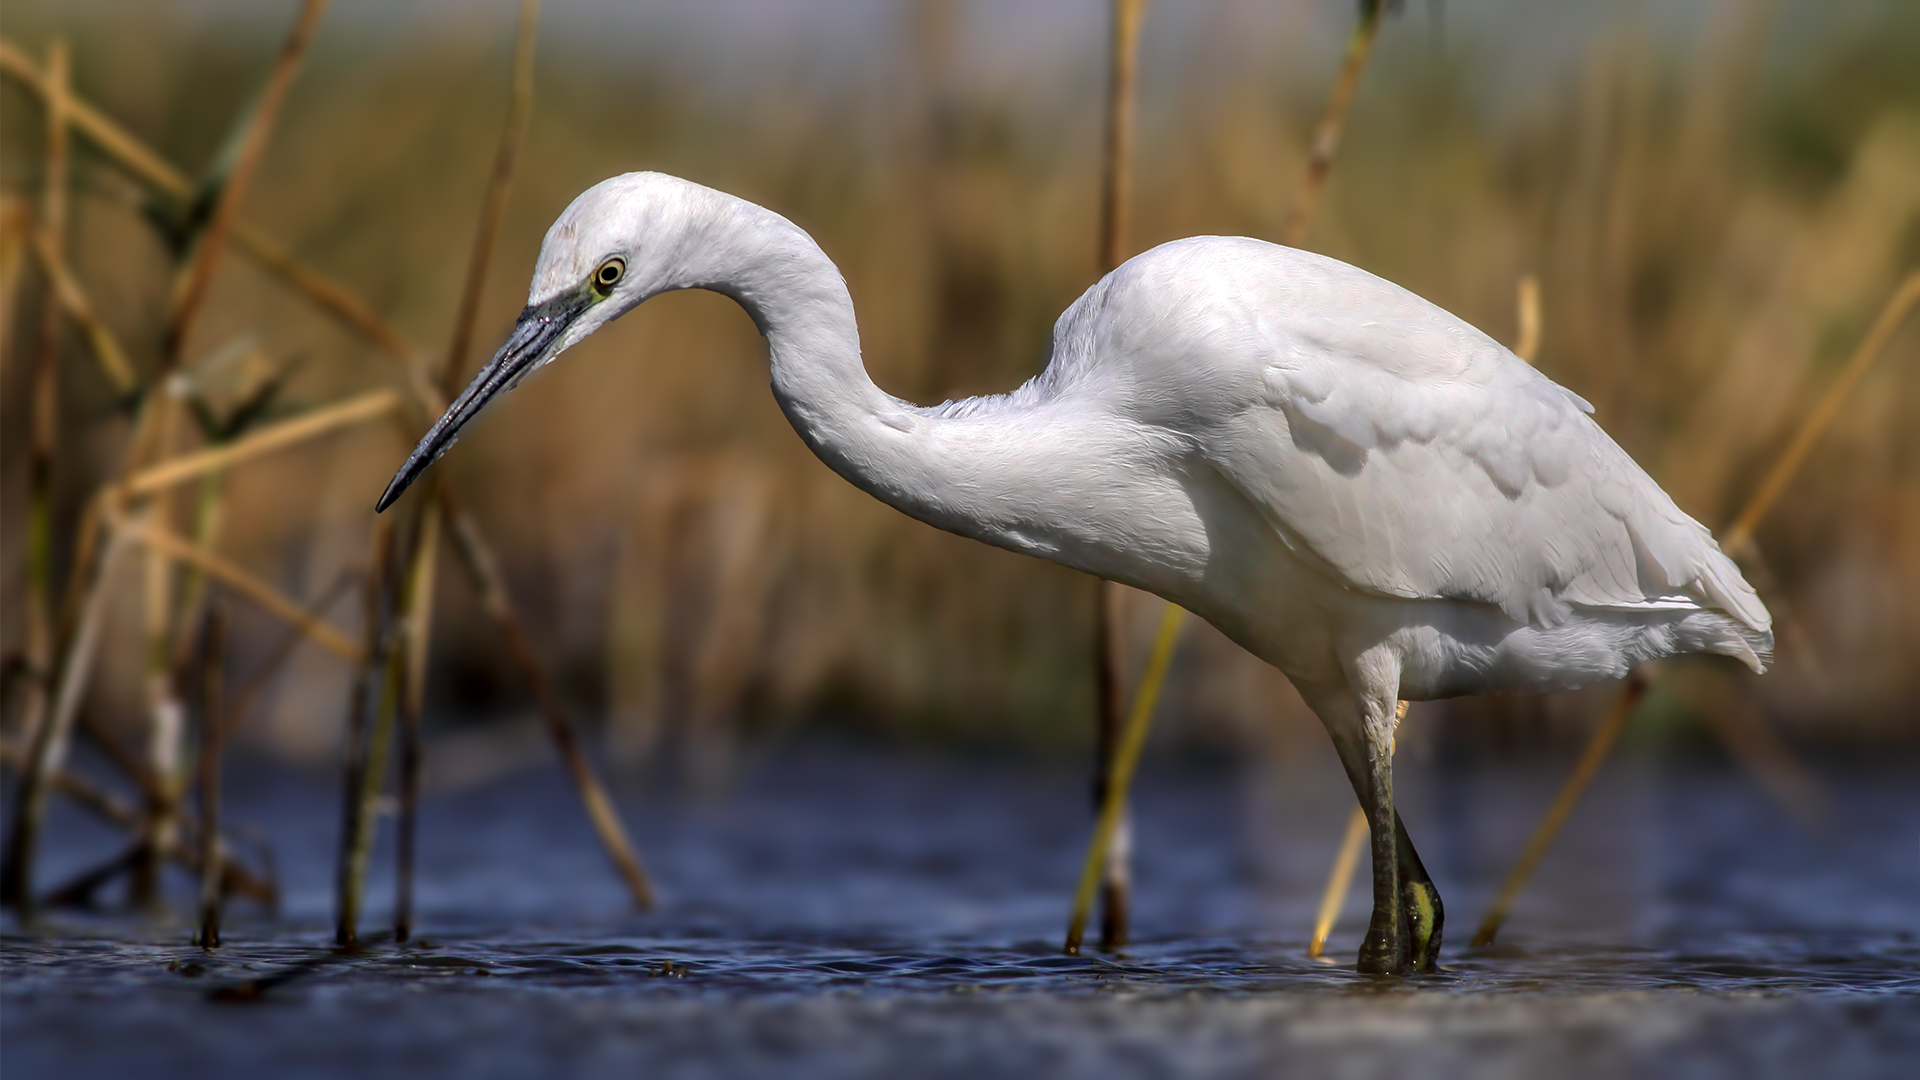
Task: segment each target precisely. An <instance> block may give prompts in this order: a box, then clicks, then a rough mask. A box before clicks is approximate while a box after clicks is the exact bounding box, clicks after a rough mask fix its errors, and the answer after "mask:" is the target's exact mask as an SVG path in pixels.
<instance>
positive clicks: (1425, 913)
mask: <svg viewBox="0 0 1920 1080" xmlns="http://www.w3.org/2000/svg"><path fill="white" fill-rule="evenodd" d="M1404 902H1405V904H1406V907H1407V936H1408V938H1409V939H1410V940H1409V942H1408V945H1409V948H1408V950H1407V953H1408V956H1407V961H1408V967H1409V968H1410V969H1411V970H1412V971H1413V972H1414V973H1415V974H1419V975H1431V974H1433V973H1434V972H1435V971H1437V970H1439V966H1440V927H1441V925H1442V924H1443V923H1444V922H1445V921H1446V914H1445V911H1444V910H1443V909H1442V908H1441V906H1440V892H1439V890H1437V889H1435V888H1434V887H1433V883H1432V882H1428V881H1410V882H1408V883H1407V885H1406V889H1405V892H1404Z"/></svg>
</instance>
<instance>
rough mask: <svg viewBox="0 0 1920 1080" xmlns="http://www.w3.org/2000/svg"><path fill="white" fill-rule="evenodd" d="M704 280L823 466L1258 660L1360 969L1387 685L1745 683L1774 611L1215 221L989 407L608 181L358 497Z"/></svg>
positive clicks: (1299, 271)
mask: <svg viewBox="0 0 1920 1080" xmlns="http://www.w3.org/2000/svg"><path fill="white" fill-rule="evenodd" d="M675 289H710V290H713V291H715V292H719V293H722V294H724V295H727V296H730V297H732V298H733V299H734V300H736V301H737V302H738V303H739V304H740V305H741V306H742V307H743V308H745V309H746V310H747V313H748V314H749V315H751V316H752V318H753V320H754V323H755V324H756V325H757V326H758V327H759V329H760V332H761V333H762V334H763V335H765V337H766V339H767V347H768V353H769V356H770V359H771V365H772V375H773V393H774V397H775V398H776V399H777V400H778V401H779V403H780V406H781V408H782V409H783V410H784V411H785V412H786V414H787V419H788V420H789V421H790V422H791V423H792V424H793V426H794V429H795V430H796V431H798V432H799V433H800V436H801V438H802V439H804V440H805V441H806V443H807V445H808V446H809V447H811V448H812V449H813V451H814V453H816V454H818V455H819V456H820V458H821V459H822V460H824V461H825V462H826V463H827V464H828V465H829V466H831V467H832V468H833V469H834V471H836V472H838V473H839V474H840V475H841V476H843V477H845V478H846V479H847V480H848V481H850V482H851V483H853V484H854V485H856V486H857V487H860V488H862V489H864V490H865V491H867V492H869V493H871V494H872V495H874V496H875V497H876V498H878V499H880V500H881V501H883V502H886V503H888V504H889V505H891V506H894V507H896V508H898V509H899V510H901V511H903V512H905V513H907V514H910V515H912V516H913V517H916V518H918V519H920V520H921V521H924V522H927V523H929V524H931V525H935V526H938V527H939V528H942V529H946V530H949V531H951V532H956V533H960V534H962V535H964V536H970V537H973V538H975V539H978V540H982V541H985V542H987V543H989V544H996V545H998V546H1000V547H1004V548H1008V549H1011V550H1013V551H1018V552H1024V553H1026V554H1029V555H1037V556H1039V557H1041V558H1044V559H1051V560H1053V561H1054V562H1058V563H1062V564H1065V565H1067V566H1070V567H1073V568H1074V569H1076V570H1081V571H1085V572H1086V573H1089V574H1096V575H1098V576H1100V577H1103V578H1108V579H1111V580H1114V581H1119V582H1124V583H1125V584H1128V585H1131V586H1133V587H1135V588H1139V589H1145V590H1147V591H1149V592H1153V593H1157V594H1159V595H1160V596H1163V597H1165V598H1166V599H1167V600H1169V601H1171V602H1173V603H1176V604H1179V605H1180V606H1182V607H1184V608H1186V609H1187V610H1189V611H1192V612H1194V613H1195V614H1197V615H1199V616H1201V617H1202V618H1205V619H1206V620H1207V621H1209V622H1211V623H1213V625H1215V626H1217V627H1219V628H1220V630H1221V631H1223V632H1224V633H1225V634H1226V635H1227V636H1228V637H1230V638H1232V639H1233V640H1234V641H1236V642H1238V643H1239V644H1240V645H1241V646H1243V647H1245V648H1246V649H1247V650H1248V651H1250V652H1252V653H1253V654H1254V655H1256V656H1258V657H1260V658H1261V659H1263V660H1265V661H1266V662H1268V663H1270V664H1272V665H1273V666H1274V667H1276V668H1279V669H1280V670H1281V671H1282V672H1284V673H1286V675H1287V677H1288V678H1289V679H1291V680H1292V681H1293V683H1294V685H1295V686H1296V687H1298V688H1299V690H1300V693H1301V695H1302V696H1303V697H1304V698H1305V699H1306V701H1307V703H1308V704H1309V705H1310V706H1312V708H1313V710H1314V712H1315V713H1317V714H1318V715H1319V717H1320V719H1321V721H1322V722H1323V723H1324V724H1325V725H1326V728H1327V732H1328V734H1330V735H1331V736H1332V738H1333V743H1334V746H1335V747H1336V748H1337V749H1338V751H1339V754H1340V759H1341V761H1342V763H1343V764H1344V765H1345V767H1346V771H1347V776H1348V779H1349V780H1350V781H1351V782H1352V784H1353V788H1354V792H1355V793H1356V794H1357V795H1358V796H1359V798H1360V802H1361V805H1362V806H1363V807H1364V808H1365V809H1366V813H1367V819H1368V822H1369V825H1370V830H1371V835H1372V857H1373V885H1374V896H1373V917H1372V920H1371V922H1370V924H1369V926H1368V930H1367V936H1366V939H1365V942H1364V944H1363V945H1362V947H1361V950H1360V957H1359V968H1360V970H1361V971H1365V972H1377V973H1401V972H1407V971H1423V970H1431V969H1432V968H1433V965H1434V961H1435V959H1436V957H1437V955H1438V952H1439V946H1440V929H1441V922H1442V916H1441V907H1440V900H1439V895H1438V893H1437V892H1435V890H1434V888H1433V884H1432V882H1431V880H1430V879H1429V878H1428V876H1427V874H1426V872H1425V870H1424V869H1423V868H1422V867H1421V865H1420V860H1419V857H1418V856H1417V855H1416V854H1415V852H1414V849H1413V845H1412V844H1411V842H1409V840H1408V839H1407V834H1406V830H1405V828H1404V827H1403V826H1402V825H1401V824H1400V822H1399V819H1398V817H1397V816H1396V815H1395V813H1394V809H1393V760H1392V756H1391V753H1390V751H1389V745H1390V742H1391V739H1392V735H1393V726H1394V712H1395V704H1396V701H1397V700H1398V699H1409V700H1424V699H1430V698H1440V697H1448V696H1454V695H1461V694H1485V693H1496V692H1506V691H1532V692H1551V691H1559V690H1569V689H1573V688H1575V687H1579V686H1582V685H1585V684H1587V683H1590V682H1593V681H1595V680H1598V679H1609V678H1617V677H1619V676H1622V675H1625V674H1626V673H1627V672H1628V671H1629V670H1630V669H1631V668H1633V667H1634V666H1635V665H1637V664H1639V663H1641V662H1642V661H1645V660H1650V659H1653V658H1656V657H1663V656H1672V655H1675V654H1680V653H1695V652H1708V653H1720V654H1723V655H1727V656H1734V657H1738V658H1739V659H1741V660H1743V661H1745V662H1746V664H1747V665H1748V666H1749V667H1751V668H1752V669H1753V670H1754V671H1756V672H1758V671H1762V670H1764V664H1765V662H1766V660H1767V658H1768V656H1769V653H1770V650H1771V648H1772V643H1773V638H1772V634H1771V631H1770V618H1769V616H1768V614H1767V610H1766V608H1765V607H1764V606H1763V605H1762V604H1761V602H1760V599H1759V597H1758V596H1757V595H1756V594H1755V592H1754V590H1753V589H1752V588H1751V587H1750V586H1749V585H1748V584H1747V583H1746V581H1745V580H1744V579H1742V578H1741V576H1740V571H1739V570H1738V569H1737V568H1736V567H1735V566H1734V564H1733V563H1732V561H1730V560H1729V559H1728V558H1727V557H1726V556H1725V555H1723V554H1722V553H1721V552H1720V549H1719V546H1718V545H1716V544H1715V543H1714V541H1713V538H1712V536H1711V535H1709V534H1708V532H1707V530H1706V529H1705V528H1703V527H1701V526H1700V525H1699V524H1698V523H1697V522H1695V521H1694V520H1693V519H1692V518H1690V517H1688V516H1687V515H1686V514H1684V513H1682V512H1681V511H1680V509H1679V508H1678V507H1676V506H1675V505H1674V503H1673V500H1672V499H1670V498H1668V496H1667V495H1666V493H1665V492H1663V491H1661V490H1660V487H1659V486H1658V485H1657V484H1655V483H1654V482H1653V480H1652V479H1651V478H1649V477H1648V476H1647V474H1646V473H1645V472H1643V471H1642V470H1641V469H1640V468H1639V466H1637V465H1635V464H1634V462H1633V460H1632V459H1631V458H1629V457H1628V456H1627V454H1626V453H1625V452H1624V451H1622V450H1621V449H1620V447H1619V446H1617V445H1615V443H1614V442H1613V440H1611V439H1610V438H1608V437H1607V435H1606V433H1605V432H1603V431H1601V430H1600V428H1599V426H1598V425H1596V424H1595V423H1594V422H1593V420H1592V419H1590V418H1589V416H1588V415H1587V414H1589V413H1591V412H1592V411H1593V410H1592V407H1591V406H1589V405H1588V404H1587V403H1586V402H1584V401H1582V400H1581V399H1580V398H1579V397H1578V396H1577V395H1575V394H1574V393H1572V392H1571V391H1569V390H1566V389H1564V388H1563V387H1561V386H1559V385H1557V384H1555V383H1554V382H1553V381H1552V380H1550V379H1548V378H1547V377H1546V376H1544V375H1542V374H1540V373H1539V372H1538V371H1536V370H1534V369H1533V368H1532V367H1530V366H1529V365H1527V364H1526V363H1525V362H1523V361H1521V360H1520V359H1518V358H1517V357H1515V356H1514V355H1513V354H1512V353H1510V352H1508V351H1507V350H1506V349H1505V348H1503V347H1502V346H1501V345H1499V344H1498V343H1496V342H1495V341H1493V340H1492V339H1491V338H1489V337H1488V336H1487V335H1485V334H1483V333H1481V332H1480V331H1478V330H1476V329H1474V328H1473V327H1471V326H1469V325H1467V324H1466V323H1465V322H1463V321H1461V320H1460V319H1458V318H1455V317H1454V316H1452V315H1450V314H1448V313H1447V312H1445V311H1443V310H1441V309H1440V308H1438V307H1436V306H1434V305H1433V304H1430V303H1428V302H1427V301H1425V300H1422V299H1421V298H1419V297H1418V296H1415V295H1413V294H1412V293H1410V292H1408V291H1406V290H1405V289H1402V288H1400V287H1398V286H1396V285H1393V284H1391V283H1390V282H1387V281H1384V280H1382V279H1380V278H1377V277H1375V276H1373V275H1372V274H1369V273H1366V272H1365V271H1362V270H1359V269H1356V268H1354V267H1352V266H1348V265H1346V264H1345V263H1341V262H1338V261H1336V260H1334V259H1330V258H1325V257H1323V256H1320V255H1315V254H1311V253H1309V252H1305V251H1297V250H1293V249H1291V248H1285V247H1280V246H1277V245H1274V244H1269V243H1265V242H1262V241H1259V240H1251V239H1245V238H1238V237H1218V236H1206V237H1193V238H1191V239H1186V240H1178V241H1174V242H1172V243H1168V244H1163V245H1161V246H1159V247H1157V248H1154V249H1153V250H1151V251H1148V252H1146V253H1144V254H1141V255H1138V256H1136V257H1134V258H1133V259H1131V260H1129V261H1128V262H1126V263H1125V264H1124V265H1122V266H1121V267H1120V268H1118V269H1117V270H1115V271H1113V272H1112V273H1111V274H1108V275H1107V276H1106V277H1105V278H1103V279H1102V280H1101V281H1100V282H1099V283H1098V284H1096V285H1094V286H1093V287H1092V288H1091V289H1089V290H1087V292H1086V294H1085V295H1083V296H1082V297H1081V298H1080V299H1079V300H1078V301H1076V302H1075V303H1074V304H1073V306H1072V307H1070V308H1068V309H1067V311H1066V313H1065V314H1064V315H1062V316H1061V317H1060V320H1059V322H1058V323H1057V324H1056V326H1055V328H1054V337H1053V353H1052V357H1051V359H1050V360H1049V361H1048V364H1047V367H1046V370H1045V371H1043V372H1041V374H1040V375H1039V376H1037V377H1036V378H1034V379H1032V380H1031V381H1029V382H1027V383H1026V384H1025V385H1023V386H1021V387H1019V388H1018V389H1016V390H1014V391H1012V392H1011V393H1007V394H1000V395H992V396H987V397H977V398H967V399H965V400H961V401H949V402H946V403H944V404H941V405H935V406H931V407H922V406H918V405H914V404H912V403H910V402H906V401H903V400H901V399H899V398H896V397H894V396H892V395H891V394H888V393H886V392H885V391H883V390H881V389H880V388H879V387H877V386H875V385H874V383H873V381H872V380H871V379H870V378H869V377H868V376H867V373H866V370H865V368H864V366H863V365H862V363H861V358H860V335H859V332H858V330H857V328H856V326H855V322H854V311H853V301H852V298H851V297H850V296H849V294H848V292H847V286H846V283H845V282H844V281H843V280H842V278H841V276H840V272H839V270H838V269H837V268H836V267H835V266H834V264H833V262H832V261H831V260H829V259H828V258H827V256H826V255H825V253H823V252H822V251H821V250H820V248H819V246H818V245H817V244H815V243H814V241H813V239H812V238H811V237H809V236H808V235H807V234H806V233H805V232H804V231H802V230H801V229H800V228H799V227H797V226H795V225H794V224H793V223H791V222H789V221H788V220H786V219H785V218H783V217H781V216H779V215H778V214H775V213H773V212H771V211H769V210H765V209H763V208H761V207H759V206H756V205H754V204H752V203H749V202H746V201H743V200H741V199H738V198H734V197H733V196H730V195H726V194H723V193H721V192H718V191H714V190H712V189H710V188H706V187H702V186H700V185H698V184H694V183H690V182H688V181H685V180H680V179H676V178H674V177H670V176H664V175H661V174H658V173H629V174H627V175H624V176H618V177H614V178H613V179H610V180H607V181H605V182H603V183H600V184H598V185H595V186H594V187H593V188H591V189H589V190H588V191H587V192H585V193H584V194H582V195H581V196H580V197H579V198H577V199H575V200H574V202H573V204H572V205H571V206H569V207H568V208H567V209H566V211H565V212H564V213H563V214H561V215H560V218H559V220H558V221H556V222H555V223H554V225H553V227H552V228H551V229H550V230H549V231H548V232H547V236H546V240H545V242H544V243H542V245H541V248H540V257H539V261H538V264H537V265H536V266H535V269H534V274H533V283H532V286H531V288H530V289H529V291H528V303H527V307H526V309H525V311H523V312H522V313H521V315H520V318H519V321H518V323H517V324H516V325H515V327H514V329H513V332H512V334H511V336H510V337H509V338H508V340H507V342H506V344H505V345H504V346H502V347H501V349H500V351H499V353H498V354H497V355H495V356H494V358H493V359H492V360H491V361H490V362H489V363H488V364H487V365H486V366H485V367H484V368H483V369H482V370H481V371H480V373H479V375H478V376H476V377H475V378H474V380H473V382H472V384H471V385H469V386H468V387H467V388H466V390H465V391H464V392H462V393H461V395H460V397H459V398H458V399H457V400H456V401H454V403H453V404H452V405H451V406H450V407H449V408H448V410H447V412H446V415H444V416H442V417H441V418H440V420H439V421H438V422H437V423H436V424H434V426H433V429H432V430H431V431H429V432H428V433H427V435H426V437H425V438H424V439H422V440H421V442H420V445H419V447H418V449H416V450H415V451H414V452H413V454H412V456H411V457H409V458H408V460H407V462H406V464H405V465H404V466H403V467H402V468H401V469H400V471H399V472H398V474H396V475H395V476H394V478H393V482H392V484H391V485H389V486H388V488H387V490H386V492H385V494H383V495H382V496H381V497H380V502H379V509H382V510H384V509H385V508H386V507H387V506H389V505H391V504H392V503H393V501H394V500H395V499H396V498H398V497H399V496H400V494H401V492H403V491H404V490H405V489H406V487H407V486H408V485H409V484H410V483H412V482H413V480H414V478H415V477H417V476H419V475H420V473H421V472H422V471H424V470H425V469H426V468H427V467H428V466H429V465H431V464H432V463H433V461H434V460H435V459H437V458H438V457H439V456H440V455H441V454H443V453H445V452H446V450H447V448H448V447H449V446H451V445H452V444H453V442H454V440H455V438H456V437H457V435H458V433H459V431H460V428H461V426H462V425H463V424H465V423H467V422H468V421H469V420H471V419H472V418H473V417H474V416H475V414H477V413H478V412H480V410H481V409H482V408H484V407H485V406H486V405H487V403H488V402H490V401H492V400H493V399H494V398H495V397H497V396H498V395H499V394H500V392H501V391H502V390H504V389H510V388H512V387H513V386H514V385H516V384H517V383H518V382H519V380H520V379H521V378H522V377H523V376H524V375H526V374H527V373H528V372H529V371H532V370H533V369H535V368H538V367H540V366H541V365H544V364H547V363H549V362H551V361H552V360H553V359H554V358H555V357H557V356H559V355H560V353H562V352H563V351H565V350H566V349H567V348H569V347H570V346H572V345H574V344H575V343H577V342H579V341H580V340H581V339H583V338H585V337H586V336H587V335H589V334H591V333H593V332H594V331H595V330H597V329H599V328H600V327H602V326H604V325H606V324H607V323H609V322H611V321H612V320H614V319H616V318H618V317H619V316H620V315H622V314H624V313H625V312H627V311H630V310H632V309H633V308H634V307H635V306H636V305H638V304H640V303H641V302H642V301H644V300H646V299H648V298H649V297H652V296H656V295H658V294H660V293H663V292H668V291H672V290H675Z"/></svg>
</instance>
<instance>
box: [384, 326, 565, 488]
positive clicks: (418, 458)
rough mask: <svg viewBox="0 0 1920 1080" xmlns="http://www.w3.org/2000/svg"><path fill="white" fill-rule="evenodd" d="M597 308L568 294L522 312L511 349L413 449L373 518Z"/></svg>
mask: <svg viewBox="0 0 1920 1080" xmlns="http://www.w3.org/2000/svg"><path fill="white" fill-rule="evenodd" d="M593 302H594V295H593V293H592V292H590V291H589V290H587V289H585V288H579V289H569V290H568V291H566V292H563V293H561V294H560V295H558V296H555V297H553V298H552V299H549V300H544V301H542V302H540V303H538V304H530V305H528V306H527V308H526V309H525V310H523V311H521V312H520V319H519V321H518V322H516V323H514V325H513V333H512V334H510V335H508V337H507V342H506V344H504V345H502V346H500V351H499V352H497V353H494V354H493V359H492V360H489V361H488V362H487V364H486V366H485V367H483V368H481V369H480V373H479V374H478V375H475V376H474V377H473V381H472V382H470V383H468V384H467V388H466V389H465V390H462V391H460V396H459V397H457V398H455V399H454V401H453V404H451V405H449V406H447V411H446V413H445V414H444V415H442V416H441V417H440V419H439V420H437V421H435V422H434V425H433V428H432V430H430V431H428V432H427V435H426V438H423V439H421V440H420V445H419V446H417V447H415V448H414V451H413V453H412V454H411V455H410V456H409V457H408V458H407V463H406V464H405V465H402V466H400V471H399V472H397V473H394V474H393V482H392V483H390V484H388V485H387V490H386V493H385V494H383V495H381V496H380V501H379V502H378V503H376V504H374V508H373V509H374V512H375V513H379V512H381V511H383V510H385V509H386V508H387V507H389V506H392V505H393V504H394V501H395V500H397V499H398V498H400V496H401V494H402V493H404V492H405V491H406V490H407V488H408V487H410V486H411V485H412V484H413V482H414V481H415V480H417V479H419V478H420V474H421V473H424V472H426V471H427V468H428V466H430V465H432V464H433V463H434V462H436V461H438V460H440V455H441V454H444V453H446V452H447V449H448V448H449V447H451V446H452V445H453V444H454V443H455V442H457V441H459V438H460V429H461V428H462V427H464V426H465V425H466V423H467V421H469V420H472V419H473V418H474V417H476V416H478V415H480V411H481V410H482V409H485V408H486V407H487V403H488V402H490V401H492V400H493V399H494V398H496V397H498V396H499V395H500V393H501V392H502V391H504V390H511V389H513V388H514V387H515V386H517V385H519V382H520V380H521V378H522V377H524V376H525V375H526V374H527V373H528V372H530V371H532V370H533V369H535V368H537V367H539V366H540V365H542V364H544V363H546V362H547V361H549V360H551V359H553V357H554V355H555V354H556V353H557V352H558V351H559V348H560V340H561V338H562V336H563V335H565V333H566V331H567V327H569V326H571V325H573V321H574V320H575V319H577V318H579V317H580V313H581V312H583V311H585V310H587V308H589V307H591V306H593Z"/></svg>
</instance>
